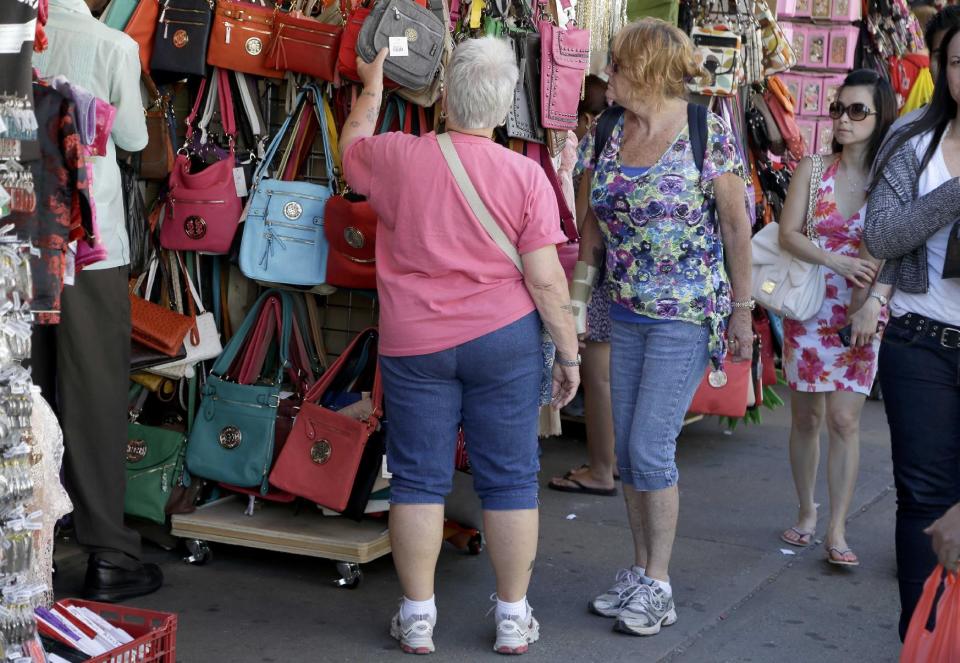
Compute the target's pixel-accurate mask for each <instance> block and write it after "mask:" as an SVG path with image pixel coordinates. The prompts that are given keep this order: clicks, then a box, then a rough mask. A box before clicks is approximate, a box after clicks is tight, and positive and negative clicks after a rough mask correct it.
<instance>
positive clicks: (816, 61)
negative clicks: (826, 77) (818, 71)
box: [803, 27, 830, 68]
mask: <svg viewBox="0 0 960 663" xmlns="http://www.w3.org/2000/svg"><path fill="white" fill-rule="evenodd" d="M829 43H830V30H829V29H827V28H818V27H812V28H807V44H806V49H807V50H806V51H805V52H804V57H803V64H804V66H806V67H814V68H823V67H826V66H827V50H828V47H829Z"/></svg>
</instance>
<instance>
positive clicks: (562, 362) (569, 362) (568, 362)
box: [556, 352, 580, 368]
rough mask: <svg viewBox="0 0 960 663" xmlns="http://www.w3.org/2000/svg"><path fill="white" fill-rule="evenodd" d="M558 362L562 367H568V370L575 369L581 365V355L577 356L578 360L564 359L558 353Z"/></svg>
mask: <svg viewBox="0 0 960 663" xmlns="http://www.w3.org/2000/svg"><path fill="white" fill-rule="evenodd" d="M556 362H557V363H558V364H560V365H561V366H566V367H567V368H574V367H575V366H579V365H580V355H579V354H577V358H576V359H564V358H563V357H561V356H560V353H559V352H558V353H557V355H556Z"/></svg>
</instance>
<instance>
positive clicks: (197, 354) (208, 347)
mask: <svg viewBox="0 0 960 663" xmlns="http://www.w3.org/2000/svg"><path fill="white" fill-rule="evenodd" d="M176 262H177V263H178V264H179V267H180V273H181V274H182V275H183V279H184V281H186V284H187V301H188V302H189V308H190V315H191V316H192V317H193V319H194V320H195V324H194V326H193V329H191V330H190V333H189V334H187V336H186V337H185V338H184V339H183V347H184V348H186V351H187V356H186V357H184V358H182V359H178V360H175V361H172V362H170V363H167V364H161V365H159V366H154V367H153V368H151V369H150V372H152V373H156V374H158V375H162V376H164V377H168V378H182V377H187V378H192V377H193V375H194V371H193V367H194V366H196V365H197V364H198V363H200V362H201V361H206V360H208V359H214V358H215V357H217V356H219V354H220V353H221V352H222V351H223V346H222V345H221V343H220V331H219V330H218V329H217V321H216V320H215V319H214V317H213V313H210V312H209V311H207V310H206V309H204V308H203V302H202V300H201V298H200V294H199V293H198V292H197V288H196V286H195V285H194V284H193V279H192V278H190V273H189V272H188V271H187V269H186V267H184V265H183V258H181V256H180V254H179V253H178V254H176ZM197 280H198V281H199V278H198V279H197Z"/></svg>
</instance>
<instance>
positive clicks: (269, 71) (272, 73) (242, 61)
mask: <svg viewBox="0 0 960 663" xmlns="http://www.w3.org/2000/svg"><path fill="white" fill-rule="evenodd" d="M275 13H276V9H275V7H273V6H270V7H265V6H262V5H260V4H257V3H254V2H241V1H240V0H217V8H216V11H215V12H214V15H213V28H212V30H211V31H210V48H209V49H208V50H207V64H210V65H213V66H214V67H221V68H223V69H230V70H231V71H240V72H243V73H245V74H254V75H256V76H266V77H268V78H283V72H282V71H278V70H276V69H274V68H273V67H271V66H270V64H269V62H268V59H267V53H269V52H270V47H271V42H272V40H273V22H274V18H275Z"/></svg>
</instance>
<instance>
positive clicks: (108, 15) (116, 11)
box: [100, 0, 151, 32]
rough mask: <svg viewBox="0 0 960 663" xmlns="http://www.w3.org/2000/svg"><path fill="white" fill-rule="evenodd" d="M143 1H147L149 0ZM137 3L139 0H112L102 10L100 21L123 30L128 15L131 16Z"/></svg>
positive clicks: (128, 18) (115, 28) (128, 20)
mask: <svg viewBox="0 0 960 663" xmlns="http://www.w3.org/2000/svg"><path fill="white" fill-rule="evenodd" d="M144 1H145V2H147V1H151V0H144ZM138 4H140V0H113V1H112V2H111V3H110V4H109V5H108V6H107V8H106V9H104V10H103V14H102V15H101V16H100V21H101V22H102V23H104V24H105V25H109V26H110V27H111V28H113V29H114V30H120V31H121V32H123V31H124V29H126V27H127V23H129V22H130V17H131V16H133V11H134V10H135V9H136V8H137V5H138Z"/></svg>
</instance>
